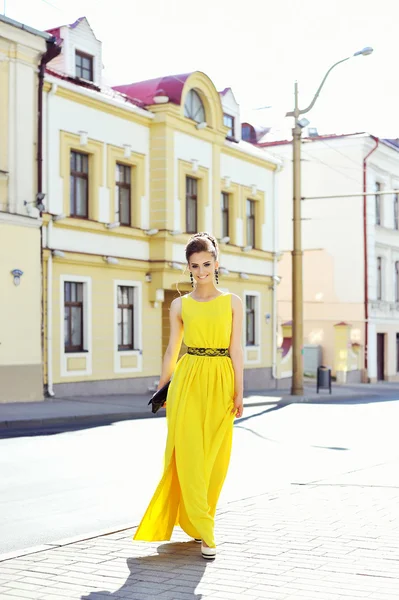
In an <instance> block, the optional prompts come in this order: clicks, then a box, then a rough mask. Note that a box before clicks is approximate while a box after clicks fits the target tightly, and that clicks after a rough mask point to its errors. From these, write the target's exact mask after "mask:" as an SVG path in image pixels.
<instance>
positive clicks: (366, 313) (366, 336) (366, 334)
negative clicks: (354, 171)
mask: <svg viewBox="0 0 399 600" xmlns="http://www.w3.org/2000/svg"><path fill="white" fill-rule="evenodd" d="M370 137H371V138H372V139H373V140H374V141H375V146H374V148H372V149H371V150H370V152H369V153H368V154H366V156H365V157H364V158H363V194H364V195H363V238H364V320H365V323H364V370H365V375H366V377H367V379H368V343H369V274H368V252H367V195H366V194H367V159H368V158H369V157H370V156H371V155H372V154H373V152H375V151H376V150H377V148H378V144H379V143H380V140H379V138H377V137H374V136H373V135H371V136H370Z"/></svg>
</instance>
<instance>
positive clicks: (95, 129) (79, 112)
mask: <svg viewBox="0 0 399 600" xmlns="http://www.w3.org/2000/svg"><path fill="white" fill-rule="evenodd" d="M54 85H59V83H57V82H56V81H55V82H54ZM51 94H52V93H51V91H50V92H49V94H48V95H47V101H46V111H47V112H46V114H45V119H44V120H45V123H46V135H45V138H44V139H45V150H44V151H45V152H46V157H47V159H46V160H45V161H44V162H45V164H47V165H48V171H46V177H45V179H44V182H45V185H46V193H47V205H48V210H49V212H51V213H54V214H59V213H61V212H63V180H62V178H61V176H60V132H61V131H66V132H69V133H72V134H75V135H79V132H80V131H86V132H87V136H88V138H90V139H94V140H97V141H100V142H103V143H104V153H105V158H104V160H106V154H107V153H106V145H107V144H110V145H113V146H118V147H120V148H123V146H124V145H125V144H128V145H130V147H131V150H132V152H136V153H139V154H143V155H144V156H146V157H147V160H146V162H148V160H149V158H148V157H149V149H150V141H149V140H150V135H149V128H148V127H146V126H144V125H139V124H137V123H134V122H132V121H129V120H128V119H123V118H121V117H117V116H114V115H112V114H109V113H106V112H103V111H100V110H96V109H95V108H93V107H90V106H86V105H84V104H80V103H76V102H72V101H70V100H67V99H65V98H61V97H59V96H57V95H51ZM96 95H98V94H97V93H96ZM47 148H51V152H50V153H49V154H48V155H47ZM104 177H106V170H105V171H104ZM109 192H110V190H109V188H108V187H107V185H106V183H105V182H104V186H103V187H102V188H101V189H100V197H99V202H100V209H101V210H100V217H101V218H100V220H102V221H103V222H110V221H113V220H114V219H113V216H112V215H111V214H110V200H109V198H110V194H109ZM138 201H139V202H141V203H142V206H145V207H147V210H146V212H145V213H144V214H143V221H144V222H145V223H148V214H147V213H148V207H149V170H148V167H147V168H146V173H145V195H144V197H143V198H142V199H138Z"/></svg>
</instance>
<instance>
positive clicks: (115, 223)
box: [105, 221, 120, 229]
mask: <svg viewBox="0 0 399 600" xmlns="http://www.w3.org/2000/svg"><path fill="white" fill-rule="evenodd" d="M119 226H120V222H119V221H114V222H113V223H105V227H106V228H107V229H116V227H119Z"/></svg>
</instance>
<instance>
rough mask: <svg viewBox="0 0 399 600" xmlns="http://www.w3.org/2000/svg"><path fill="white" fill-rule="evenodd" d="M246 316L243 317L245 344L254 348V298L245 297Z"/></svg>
mask: <svg viewBox="0 0 399 600" xmlns="http://www.w3.org/2000/svg"><path fill="white" fill-rule="evenodd" d="M245 304H246V315H245V344H246V345H247V346H255V342H256V331H255V318H256V314H255V309H256V297H255V296H246V302H245Z"/></svg>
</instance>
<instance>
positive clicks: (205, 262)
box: [188, 251, 219, 285]
mask: <svg viewBox="0 0 399 600" xmlns="http://www.w3.org/2000/svg"><path fill="white" fill-rule="evenodd" d="M188 266H189V269H190V271H191V273H192V274H193V277H194V279H195V281H196V283H197V285H204V284H205V283H211V282H213V277H214V273H215V269H217V268H218V266H219V263H218V261H217V260H215V259H214V257H213V255H212V254H211V253H210V252H205V251H204V252H195V253H194V254H192V255H191V256H190V260H189V263H188Z"/></svg>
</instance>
